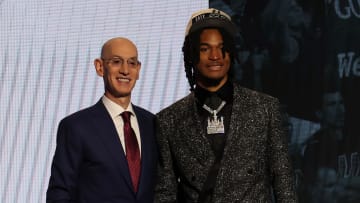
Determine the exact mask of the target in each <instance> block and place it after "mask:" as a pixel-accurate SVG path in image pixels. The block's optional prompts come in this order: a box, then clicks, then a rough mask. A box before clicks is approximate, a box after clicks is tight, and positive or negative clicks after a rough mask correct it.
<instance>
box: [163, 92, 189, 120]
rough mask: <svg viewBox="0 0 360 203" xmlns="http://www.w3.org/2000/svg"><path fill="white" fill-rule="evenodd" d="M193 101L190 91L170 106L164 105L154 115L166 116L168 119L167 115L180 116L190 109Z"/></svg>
mask: <svg viewBox="0 0 360 203" xmlns="http://www.w3.org/2000/svg"><path fill="white" fill-rule="evenodd" d="M194 101H195V97H194V94H193V93H190V94H189V95H187V96H185V97H183V98H181V99H179V100H177V101H176V102H174V103H173V104H171V105H170V106H167V107H165V108H164V109H162V110H161V111H160V112H158V113H157V114H156V115H157V117H158V118H159V119H161V118H163V117H166V118H167V119H169V117H179V116H180V117H182V116H181V115H184V114H187V113H188V112H189V111H192V109H193V104H194Z"/></svg>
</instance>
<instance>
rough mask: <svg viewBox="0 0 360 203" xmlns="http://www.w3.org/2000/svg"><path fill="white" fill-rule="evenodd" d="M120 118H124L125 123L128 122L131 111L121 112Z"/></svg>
mask: <svg viewBox="0 0 360 203" xmlns="http://www.w3.org/2000/svg"><path fill="white" fill-rule="evenodd" d="M120 115H121V117H122V119H123V120H124V122H125V123H127V122H130V116H131V112H130V111H124V112H122V113H121V114H120Z"/></svg>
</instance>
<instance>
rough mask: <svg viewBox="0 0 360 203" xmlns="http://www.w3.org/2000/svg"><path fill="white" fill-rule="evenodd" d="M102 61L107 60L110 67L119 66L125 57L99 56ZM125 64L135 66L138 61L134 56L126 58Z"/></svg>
mask: <svg viewBox="0 0 360 203" xmlns="http://www.w3.org/2000/svg"><path fill="white" fill-rule="evenodd" d="M101 59H102V60H103V61H105V62H107V63H108V64H109V65H110V66H111V67H115V68H120V67H121V66H122V65H124V63H125V59H123V58H121V57H113V58H110V59H104V58H101ZM126 64H127V65H128V67H129V68H136V67H137V66H138V65H139V64H141V63H140V61H138V60H137V59H136V58H129V59H126Z"/></svg>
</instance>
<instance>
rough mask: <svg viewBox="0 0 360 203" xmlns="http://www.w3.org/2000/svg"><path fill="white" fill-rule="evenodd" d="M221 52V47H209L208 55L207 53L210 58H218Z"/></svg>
mask: <svg viewBox="0 0 360 203" xmlns="http://www.w3.org/2000/svg"><path fill="white" fill-rule="evenodd" d="M221 55H222V53H221V49H217V48H216V49H214V48H213V49H211V50H210V55H209V59H210V60H218V59H219V58H220V57H221Z"/></svg>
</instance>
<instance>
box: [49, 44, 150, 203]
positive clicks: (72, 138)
mask: <svg viewBox="0 0 360 203" xmlns="http://www.w3.org/2000/svg"><path fill="white" fill-rule="evenodd" d="M94 65H95V69H96V73H97V74H98V75H99V76H100V77H102V78H103V80H104V87H105V94H104V96H103V97H102V98H101V99H100V100H99V101H98V102H97V103H96V104H95V105H94V106H91V107H89V108H86V109H84V110H81V111H79V112H76V113H74V114H72V115H70V116H67V117H66V118H64V119H63V120H62V121H61V122H60V124H59V127H58V132H57V145H56V151H55V155H54V158H53V163H52V167H51V177H50V181H49V187H48V190H47V194H46V196H47V197H46V201H47V202H96V203H99V202H117V203H118V202H126V203H127V202H141V203H143V202H144V203H145V202H146V203H147V202H153V190H154V184H155V177H156V165H157V148H156V141H155V116H154V115H153V114H152V113H150V112H149V111H147V110H145V109H142V108H140V107H138V106H135V105H133V104H132V103H131V92H132V89H133V88H134V86H135V83H136V81H137V80H138V78H139V72H140V68H141V63H140V62H139V61H138V52H137V48H136V46H135V45H134V43H133V42H131V41H130V40H128V39H126V38H120V37H119V38H113V39H110V40H109V41H107V42H106V43H105V44H104V45H103V47H102V50H101V57H100V58H97V59H95V61H94ZM124 112H126V113H124ZM124 114H127V115H128V116H130V118H129V119H128V120H127V121H126V120H125V118H123V115H124ZM123 119H124V120H123ZM129 120H130V121H129ZM124 126H128V128H127V129H128V130H129V132H131V133H127V132H128V131H125V127H124ZM129 126H130V127H129ZM131 129H132V130H131ZM128 136H130V138H129V137H128ZM131 136H132V137H131ZM130 139H131V141H128V140H130ZM130 142H132V144H133V145H132V146H131V147H129V144H128V143H130ZM128 147H129V148H128ZM130 148H131V150H133V151H132V152H130V151H128V150H130ZM133 152H135V153H133ZM134 154H136V155H134ZM130 156H134V157H135V158H132V160H133V161H134V160H135V164H132V163H130V161H128V159H129V157H130ZM134 174H135V175H134Z"/></svg>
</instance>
